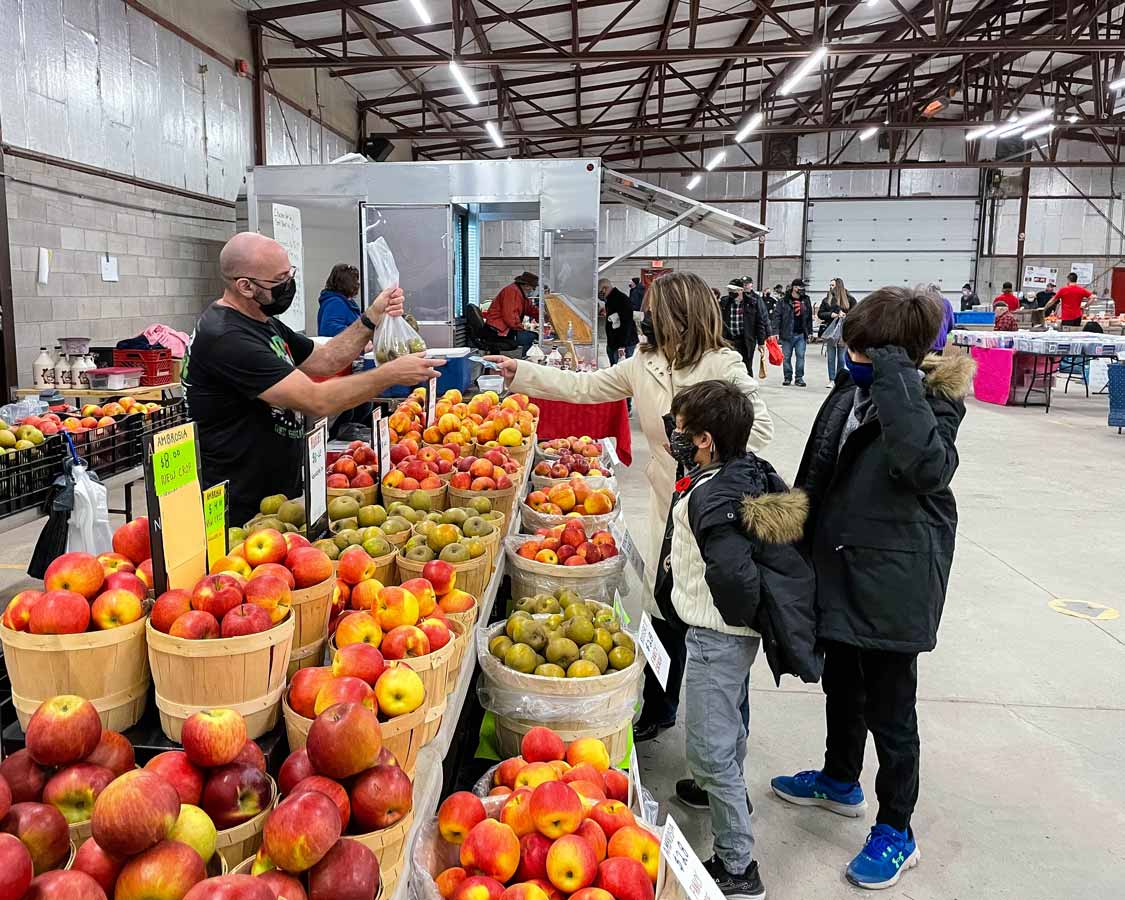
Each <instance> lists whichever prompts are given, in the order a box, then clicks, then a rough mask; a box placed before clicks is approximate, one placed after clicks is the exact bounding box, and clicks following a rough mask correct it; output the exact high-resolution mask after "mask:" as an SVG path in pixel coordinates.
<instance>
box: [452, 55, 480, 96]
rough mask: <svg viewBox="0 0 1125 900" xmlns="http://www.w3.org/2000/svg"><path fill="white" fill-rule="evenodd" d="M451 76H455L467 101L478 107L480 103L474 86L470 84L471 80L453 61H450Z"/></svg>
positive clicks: (454, 78)
mask: <svg viewBox="0 0 1125 900" xmlns="http://www.w3.org/2000/svg"><path fill="white" fill-rule="evenodd" d="M449 74H450V75H452V76H453V80H454V81H456V82H457V86H458V87H459V88H461V93H463V94H464V95H465V97H466V99H467V100H468V101H469V102H470V103H472V104H473V105H474V106H476V105H477V104H478V103H479V102H480V101H479V100H478V99H477V95H476V92H475V91H474V90H473V86H472V85H471V84H469V79H467V78H466V77H465V73H464V72H462V71H461V67H460V66H459V65H457V63H455V62H454V61H453V60H450V61H449Z"/></svg>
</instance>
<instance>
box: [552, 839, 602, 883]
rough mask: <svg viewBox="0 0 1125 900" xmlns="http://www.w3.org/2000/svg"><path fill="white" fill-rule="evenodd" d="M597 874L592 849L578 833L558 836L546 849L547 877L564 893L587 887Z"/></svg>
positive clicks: (596, 863)
mask: <svg viewBox="0 0 1125 900" xmlns="http://www.w3.org/2000/svg"><path fill="white" fill-rule="evenodd" d="M597 876H598V860H597V857H596V856H595V854H594V849H593V847H591V846H590V845H589V844H588V843H587V842H586V841H585V840H584V839H583V838H580V837H579V836H578V835H576V834H567V835H564V836H562V837H560V838H559V839H558V840H556V841H555V842H554V844H552V845H551V849H550V850H548V851H547V878H548V880H549V881H550V882H551V884H553V885H554V886H555V887H557V888H558V889H559V890H560V891H562V892H563V893H564V894H572V893H574V892H575V891H578V890H581V889H582V888H584V887H589V886H590V885H591V884H593V883H594V880H595V879H596V878H597Z"/></svg>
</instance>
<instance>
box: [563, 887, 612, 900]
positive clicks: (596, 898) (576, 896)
mask: <svg viewBox="0 0 1125 900" xmlns="http://www.w3.org/2000/svg"><path fill="white" fill-rule="evenodd" d="M570 900H614V897H613V894H611V893H610V892H609V891H606V890H603V889H602V888H597V887H588V888H582V890H580V891H575V892H574V893H573V894H571V895H570Z"/></svg>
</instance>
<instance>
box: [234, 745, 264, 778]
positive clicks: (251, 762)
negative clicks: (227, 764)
mask: <svg viewBox="0 0 1125 900" xmlns="http://www.w3.org/2000/svg"><path fill="white" fill-rule="evenodd" d="M234 762H235V763H241V764H242V765H244V766H253V767H254V768H255V769H260V770H261V771H263V772H264V771H266V755H265V754H264V753H263V752H262V748H261V747H259V746H258V744H257V742H256V741H250V740H248V741H247V742H246V743H245V744H243V745H242V749H241V750H239V751H238V756H236V757H235V758H234Z"/></svg>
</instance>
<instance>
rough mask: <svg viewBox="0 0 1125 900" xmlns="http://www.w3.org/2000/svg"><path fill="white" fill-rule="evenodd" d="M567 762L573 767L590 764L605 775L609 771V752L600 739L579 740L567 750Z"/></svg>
mask: <svg viewBox="0 0 1125 900" xmlns="http://www.w3.org/2000/svg"><path fill="white" fill-rule="evenodd" d="M566 761H567V762H568V763H570V764H571V765H572V766H577V765H580V764H582V763H584V762H585V763H589V764H590V765H592V766H593V767H594V768H595V769H597V770H598V771H599V772H601V773H603V774H604V773H605V772H606V770H607V769H609V751H608V750H606V748H605V744H604V743H602V742H601V741H600V740H599V739H598V738H579V739H578V740H576V741H572V742H571V744H570V746H569V747H567V748H566Z"/></svg>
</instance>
